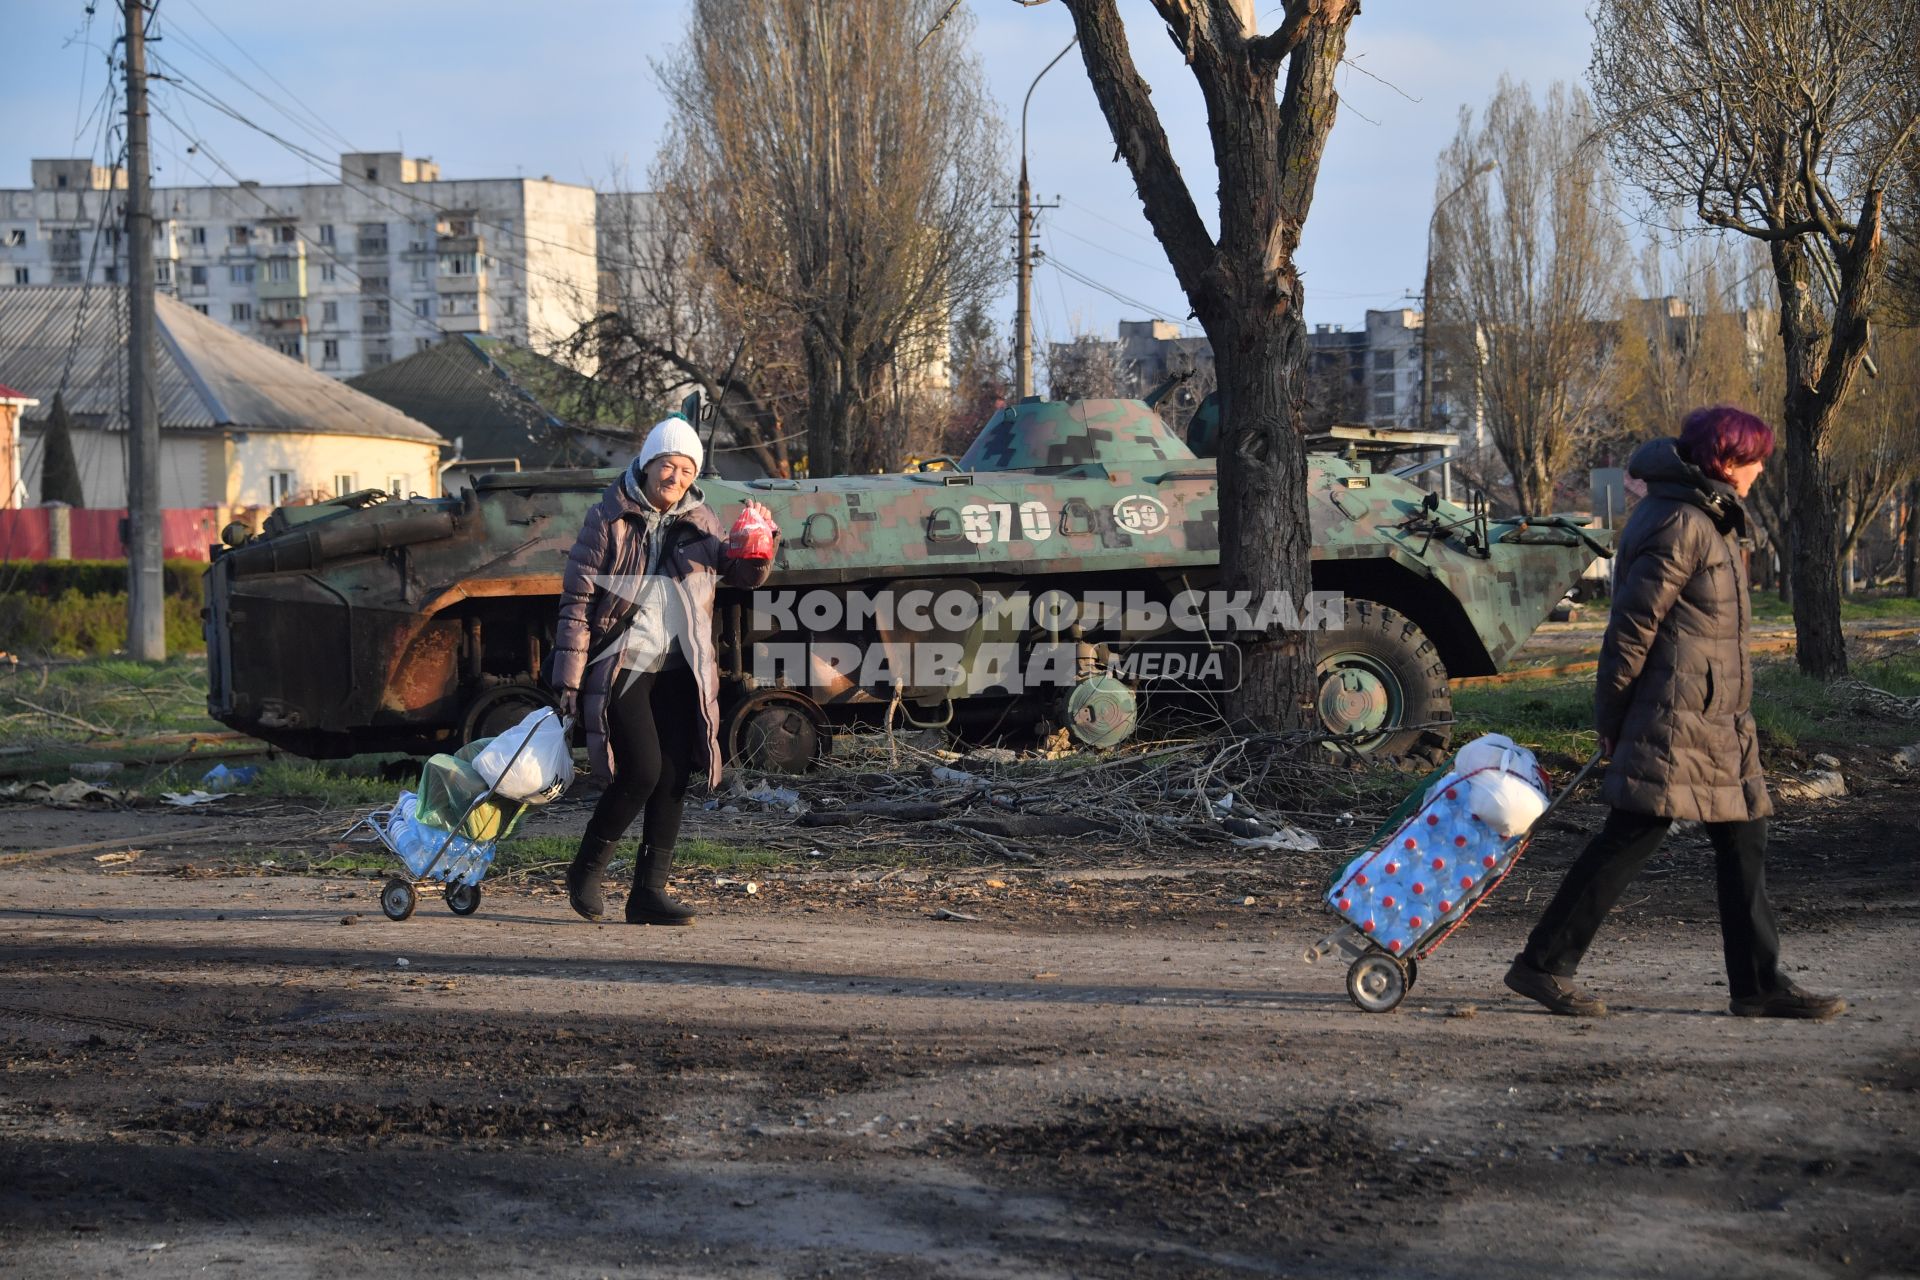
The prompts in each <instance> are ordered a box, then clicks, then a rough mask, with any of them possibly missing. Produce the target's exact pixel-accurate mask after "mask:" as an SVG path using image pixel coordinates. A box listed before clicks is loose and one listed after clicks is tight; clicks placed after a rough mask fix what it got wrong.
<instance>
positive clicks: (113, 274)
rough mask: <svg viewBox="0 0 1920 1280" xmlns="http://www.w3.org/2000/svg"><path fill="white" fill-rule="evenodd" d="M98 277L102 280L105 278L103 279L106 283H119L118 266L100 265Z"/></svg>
mask: <svg viewBox="0 0 1920 1280" xmlns="http://www.w3.org/2000/svg"><path fill="white" fill-rule="evenodd" d="M100 278H101V279H102V280H105V281H106V282H107V283H108V284H119V283H120V268H118V267H102V268H101V269H100Z"/></svg>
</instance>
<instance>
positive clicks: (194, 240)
mask: <svg viewBox="0 0 1920 1280" xmlns="http://www.w3.org/2000/svg"><path fill="white" fill-rule="evenodd" d="M206 242H207V229H206V228H205V227H189V228H187V243H188V244H202V245H203V244H205V243H206Z"/></svg>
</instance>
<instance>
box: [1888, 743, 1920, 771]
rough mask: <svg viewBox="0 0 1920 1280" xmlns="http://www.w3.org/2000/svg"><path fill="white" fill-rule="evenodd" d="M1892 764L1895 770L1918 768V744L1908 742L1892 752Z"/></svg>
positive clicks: (1919, 744)
mask: <svg viewBox="0 0 1920 1280" xmlns="http://www.w3.org/2000/svg"><path fill="white" fill-rule="evenodd" d="M1892 764H1893V767H1894V768H1896V769H1915V768H1920V742H1910V743H1908V744H1907V745H1906V746H1904V747H1902V748H1900V749H1899V750H1898V751H1896V752H1894V753H1893V760H1892Z"/></svg>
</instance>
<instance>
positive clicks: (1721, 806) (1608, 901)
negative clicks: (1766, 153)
mask: <svg viewBox="0 0 1920 1280" xmlns="http://www.w3.org/2000/svg"><path fill="white" fill-rule="evenodd" d="M1772 453H1773V429H1772V428H1770V427H1769V426H1767V424H1766V423H1764V422H1762V421H1761V420H1760V419H1758V418H1756V417H1754V416H1753V415H1752V414H1750V413H1746V412H1743V411H1742V410H1739V409H1736V408H1733V407H1732V406H1730V405H1715V406H1713V407H1711V408H1705V409H1696V410H1694V411H1693V412H1692V413H1690V414H1688V415H1687V418H1686V421H1685V422H1684V423H1683V424H1682V425H1681V429H1680V437H1679V439H1677V440H1672V439H1669V440H1652V441H1649V442H1648V443H1646V444H1644V445H1641V446H1640V448H1638V449H1636V450H1635V451H1634V454H1633V457H1632V458H1631V459H1629V460H1628V463H1627V472H1628V474H1629V475H1631V476H1633V477H1635V478H1636V479H1639V480H1643V481H1645V482H1646V485H1647V496H1646V497H1645V498H1644V499H1642V500H1641V502H1640V504H1639V505H1638V506H1637V507H1635V508H1634V512H1633V515H1632V516H1631V517H1630V518H1629V519H1628V520H1627V525H1626V528H1625V529H1624V530H1623V531H1622V532H1621V535H1620V547H1619V552H1618V555H1617V556H1616V558H1615V561H1614V571H1613V611H1612V614H1611V615H1610V616H1609V618H1608V621H1607V634H1606V639H1605V640H1604V641H1603V642H1602V644H1601V648H1600V670H1599V672H1598V674H1597V676H1596V677H1595V689H1594V716H1595V723H1596V724H1597V726H1598V728H1599V731H1600V750H1601V752H1602V753H1603V754H1605V755H1607V756H1610V757H1611V763H1610V764H1609V765H1608V768H1607V774H1606V782H1605V784H1604V786H1603V788H1602V792H1603V794H1604V796H1605V798H1606V801H1607V803H1608V804H1609V805H1610V806H1612V811H1611V812H1610V813H1609V814H1608V815H1607V820H1606V824H1605V825H1604V826H1603V827H1602V828H1601V830H1600V833H1599V834H1598V835H1596V836H1595V837H1594V838H1593V840H1592V842H1591V843H1589V844H1588V845H1587V847H1586V851H1585V852H1583V853H1582V854H1581V855H1580V857H1579V858H1578V859H1577V860H1576V861H1575V862H1574V864H1573V866H1572V868H1571V869H1569V870H1568V872H1567V875H1566V879H1564V880H1563V881H1561V883H1560V888H1559V890H1558V892H1556V893H1555V894H1554V896H1553V901H1552V902H1550V903H1548V904H1547V909H1546V911H1545V912H1544V913H1542V915H1541V917H1540V923H1539V924H1538V925H1536V926H1535V927H1534V930H1533V934H1532V936H1531V937H1529V938H1528V939H1527V946H1526V949H1525V950H1524V951H1522V952H1521V953H1520V954H1519V955H1518V956H1516V957H1514V961H1513V967H1512V968H1511V969H1509V970H1508V971H1507V978H1506V982H1507V986H1508V987H1510V988H1512V989H1513V990H1514V991H1517V992H1519V993H1520V994H1521V995H1523V996H1527V997H1528V998H1530V999H1532V1000H1536V1001H1538V1002H1539V1003H1541V1004H1543V1005H1545V1006H1546V1007H1547V1008H1548V1009H1549V1010H1551V1011H1552V1012H1554V1013H1560V1014H1567V1015H1570V1016H1573V1017H1600V1016H1602V1015H1604V1014H1605V1013H1606V1011H1607V1007H1606V1005H1605V1004H1603V1003H1602V1002H1601V1001H1600V1000H1599V999H1598V998H1596V997H1595V996H1593V995H1591V994H1589V993H1588V992H1587V991H1585V990H1583V989H1582V988H1581V987H1580V986H1578V985H1577V984H1576V983H1574V981H1573V975H1574V972H1575V970H1576V969H1578V968H1579V965H1580V959H1581V957H1582V956H1584V955H1585V954H1586V951H1587V947H1588V946H1589V945H1591V944H1592V942H1593V938H1594V934H1596V933H1597V932H1598V931H1599V929H1600V923H1601V921H1602V920H1604V919H1605V918H1606V915H1607V912H1608V911H1610V910H1611V909H1612V908H1613V904H1614V903H1615V902H1618V901H1619V899H1620V895H1621V894H1622V893H1624V892H1625V891H1626V888H1627V885H1628V884H1629V883H1630V882H1631V881H1632V880H1633V878H1634V876H1636V875H1637V874H1639V872H1640V869H1641V868H1642V867H1644V866H1645V865H1646V863H1647V860H1648V859H1649V858H1651V857H1652V856H1653V854H1654V852H1655V851H1656V850H1657V849H1659V847H1660V844H1661V841H1663V840H1664V839H1665V838H1666V835H1667V828H1668V827H1670V826H1671V825H1672V824H1673V822H1674V821H1675V820H1676V819H1682V818H1685V819H1691V820H1693V821H1695V822H1698V823H1700V824H1701V825H1702V826H1703V827H1705V829H1706V833H1707V838H1708V839H1709V840H1710V841H1712V843H1713V852H1714V872H1715V878H1716V880H1717V882H1718V886H1719V899H1720V933H1721V940H1722V944H1723V947H1724V950H1725V953H1726V962H1727V989H1728V994H1729V995H1730V996H1731V998H1732V999H1731V1004H1730V1009H1731V1011H1732V1012H1733V1013H1734V1014H1735V1015H1737V1016H1740V1017H1749V1018H1831V1017H1833V1016H1834V1015H1836V1014H1838V1013H1841V1012H1842V1011H1844V1010H1845V1009H1846V1002H1845V1001H1843V1000H1841V999H1840V998H1839V997H1837V996H1821V995H1813V994H1811V993H1809V992H1805V991H1802V990H1800V989H1799V988H1798V987H1796V986H1794V984H1793V983H1792V982H1790V981H1788V980H1787V978H1786V977H1785V976H1784V975H1783V974H1782V973H1781V972H1780V939H1779V934H1778V932H1777V930H1776V928H1775V925H1774V917H1773V906H1772V904H1771V903H1770V902H1768V901H1767V884H1766V871H1765V860H1766V850H1767V815H1768V814H1769V813H1771V812H1772V811H1773V804H1772V802H1771V800H1769V799H1768V796H1767V779H1766V774H1765V772H1764V771H1763V770H1762V769H1761V767H1760V744H1759V739H1758V735H1757V733H1756V732H1755V729H1754V724H1753V715H1752V713H1751V712H1750V710H1749V707H1750V705H1751V703H1752V700H1753V662H1752V658H1751V656H1750V654H1749V651H1748V647H1747V632H1748V625H1749V621H1750V618H1749V607H1750V603H1749V600H1748V597H1747V570H1746V560H1745V557H1744V556H1743V555H1742V553H1741V547H1740V539H1741V536H1742V535H1743V534H1744V533H1745V532H1746V528H1747V514H1746V509H1745V508H1744V507H1743V506H1741V499H1743V498H1745V497H1746V496H1747V493H1748V491H1749V490H1751V489H1752V487H1753V482H1754V481H1755V480H1756V479H1758V478H1759V475H1760V472H1761V470H1762V468H1764V467H1765V466H1766V462H1767V459H1768V457H1770V456H1771V455H1772Z"/></svg>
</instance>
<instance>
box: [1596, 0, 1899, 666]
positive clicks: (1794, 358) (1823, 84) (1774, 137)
mask: <svg viewBox="0 0 1920 1280" xmlns="http://www.w3.org/2000/svg"><path fill="white" fill-rule="evenodd" d="M1592 12H1593V19H1594V26H1595V41H1594V52H1593V62H1592V67H1591V70H1590V77H1591V80H1592V83H1593V88H1594V92H1595V94H1596V95H1597V97H1598V98H1599V100H1600V102H1601V104H1602V107H1603V108H1604V110H1605V113H1606V116H1607V122H1608V126H1609V130H1610V135H1611V138H1612V141H1613V152H1614V157H1615V159H1616V161H1617V162H1618V163H1619V165H1620V166H1621V168H1622V169H1623V170H1625V171H1627V172H1628V173H1630V174H1631V175H1632V176H1633V178H1634V180H1635V181H1636V182H1637V183H1638V184H1639V185H1640V186H1641V187H1642V188H1644V189H1645V190H1646V191H1647V192H1648V193H1649V194H1650V195H1651V196H1652V197H1653V198H1654V199H1656V200H1658V201H1660V202H1661V203H1663V204H1680V205H1684V206H1687V207H1690V208H1692V209H1693V211H1694V214H1695V216H1696V217H1697V218H1698V219H1699V220H1700V222H1701V223H1703V224H1704V225H1706V226H1709V227H1718V228H1722V229H1725V230H1729V231H1734V232H1738V233H1739V234H1741V235H1746V236H1751V237H1753V238H1754V239H1756V240H1758V241H1761V242H1762V243H1764V244H1765V245H1766V246H1767V249H1768V252H1769V255H1770V257H1771V260H1772V266H1773V276H1774V281H1775V287H1776V289H1777V292H1778V296H1779V307H1780V341H1781V346H1782V350H1783V353H1784V356H1785V369H1786V396H1785V410H1784V415H1783V417H1784V423H1785V428H1786V455H1787V457H1786V462H1787V468H1786V469H1787V489H1788V492H1789V495H1790V502H1791V506H1792V510H1793V519H1792V522H1791V525H1790V529H1791V533H1792V557H1791V562H1792V573H1793V577H1794V590H1793V605H1794V609H1793V612H1794V631H1795V635H1796V640H1797V649H1798V658H1799V664H1800V668H1801V670H1803V671H1805V672H1807V673H1809V674H1811V675H1816V676H1822V677H1826V676H1835V675H1840V674H1843V673H1844V672H1845V671H1846V669H1847V651H1846V643H1845V640H1844V638H1843V637H1842V635H1841V631H1840V548H1841V543H1842V539H1843V519H1842V510H1841V503H1842V493H1843V489H1844V486H1843V485H1842V483H1841V477H1840V475H1839V474H1838V473H1837V464H1836V459H1835V456H1834V430H1835V426H1836V414H1837V412H1838V410H1839V407H1840V405H1841V404H1842V402H1843V400H1844V399H1845V396H1846V394H1847V390H1848V388H1849V387H1850V386H1851V385H1852V383H1853V380H1854V375H1855V373H1856V372H1857V371H1858V370H1859V368H1860V366H1861V363H1862V360H1863V358H1864V357H1865V355H1866V353H1867V342H1868V322H1869V320H1870V319H1871V317H1872V314H1873V310H1874V306H1875V302H1876V295H1877V294H1878V293H1879V292H1880V278H1881V276H1882V268H1883V266H1884V258H1885V244H1886V239H1885V206H1886V197H1887V187H1888V183H1889V182H1890V180H1891V179H1892V178H1893V177H1894V174H1895V166H1896V164H1897V163H1898V162H1899V160H1900V159H1901V157H1903V156H1905V155H1908V154H1910V153H1911V148H1912V147H1913V145H1914V131H1915V128H1916V125H1920V92H1916V89H1915V79H1916V68H1915V58H1914V49H1915V44H1916V40H1917V39H1920V12H1917V11H1916V9H1915V6H1914V5H1913V4H1912V3H1911V0H1712V3H1705V2H1703V0H1597V2H1596V4H1595V6H1594V8H1593V11H1592Z"/></svg>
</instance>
